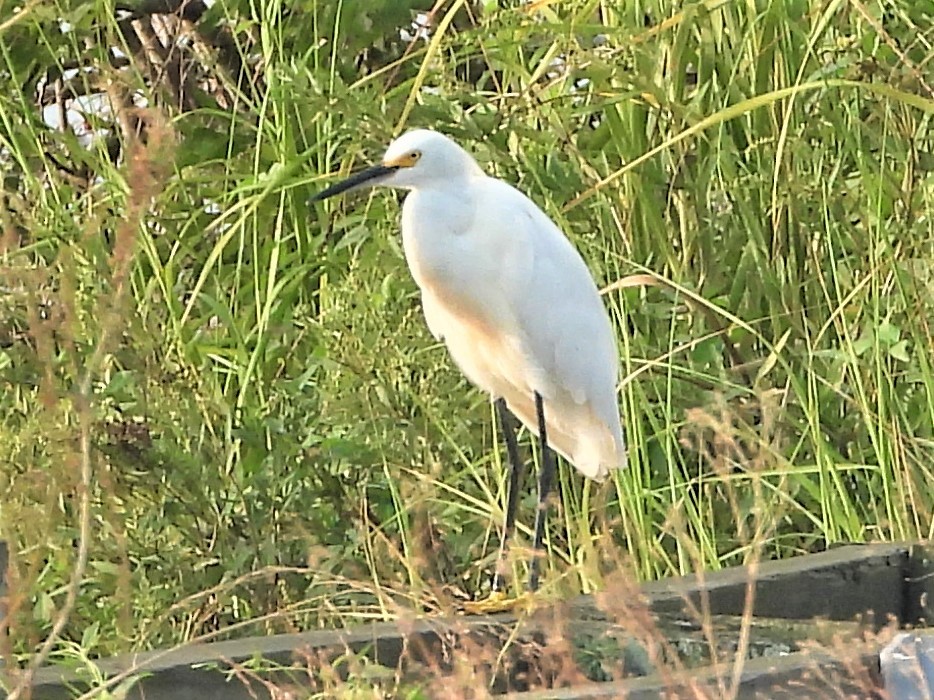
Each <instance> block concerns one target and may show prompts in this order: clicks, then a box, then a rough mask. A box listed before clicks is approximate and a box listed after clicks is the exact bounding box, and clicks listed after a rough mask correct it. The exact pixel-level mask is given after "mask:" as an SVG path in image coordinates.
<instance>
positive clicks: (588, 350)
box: [313, 129, 626, 593]
mask: <svg viewBox="0 0 934 700" xmlns="http://www.w3.org/2000/svg"><path fill="white" fill-rule="evenodd" d="M375 185H382V186H386V187H395V188H402V189H407V190H410V191H411V193H410V194H409V195H408V196H407V197H406V199H405V204H404V205H403V207H402V244H403V249H404V251H405V257H406V261H407V262H408V265H409V268H410V270H411V272H412V276H413V277H414V278H415V282H416V283H417V284H418V287H419V288H420V290H421V296H422V309H423V311H424V314H425V320H426V321H427V323H428V327H429V329H430V330H431V332H432V334H433V335H434V336H435V337H436V338H438V339H441V340H443V341H444V343H445V344H446V345H447V348H448V351H449V352H450V354H451V357H452V358H453V359H454V362H455V363H456V364H457V365H458V366H459V367H460V369H461V370H462V371H463V373H464V374H465V375H466V376H467V378H468V379H469V380H470V381H471V382H473V383H474V384H475V385H477V386H478V387H480V388H481V389H483V390H485V391H487V392H489V393H490V395H491V396H492V397H493V399H494V400H495V402H496V407H497V412H498V414H499V418H500V422H501V424H502V428H503V434H504V436H505V441H506V450H507V454H508V456H509V462H510V476H509V493H508V498H507V504H506V522H505V525H504V527H503V531H502V538H501V540H500V549H499V558H498V560H497V565H496V572H495V574H494V576H493V592H494V593H496V592H497V591H499V589H500V586H501V585H502V570H503V564H504V557H505V553H506V548H507V546H508V542H509V536H510V533H511V531H512V529H513V526H514V524H515V516H516V503H517V493H518V490H519V487H520V480H521V474H522V469H523V467H522V463H521V460H520V458H519V450H518V447H517V444H516V434H515V421H514V420H513V419H512V415H514V416H516V417H518V419H519V420H520V421H521V422H522V423H523V424H524V425H525V426H526V427H527V428H528V429H529V430H530V431H532V433H534V434H535V435H537V436H538V437H539V439H540V441H541V454H542V466H541V469H540V471H539V479H538V509H537V511H536V513H535V529H534V538H533V542H532V548H533V557H532V560H531V562H530V565H529V588H530V589H531V590H533V591H534V590H535V589H536V588H537V587H538V582H539V572H538V569H539V564H538V555H539V554H540V550H541V547H542V537H543V534H544V527H545V514H546V510H547V498H548V494H549V492H550V490H551V486H552V482H553V480H554V475H555V468H556V463H555V456H554V452H552V449H554V450H556V451H557V452H559V453H560V454H561V455H563V456H564V457H565V458H566V459H567V460H568V461H569V462H570V463H571V464H573V465H574V466H575V467H576V468H577V469H578V470H579V471H580V472H581V473H582V474H584V476H587V477H589V478H591V479H597V480H603V479H604V478H605V477H606V476H607V474H608V473H609V471H610V470H611V469H617V468H622V467H625V465H626V448H625V443H624V442H623V434H622V427H621V426H620V416H619V406H618V405H617V402H616V381H617V376H618V364H619V361H618V356H617V350H616V341H615V339H614V334H613V330H612V327H611V325H610V319H609V316H608V315H607V312H606V309H605V308H604V307H603V303H602V302H601V300H600V295H599V293H598V291H597V287H596V285H595V284H594V281H593V279H592V278H591V276H590V273H589V271H588V270H587V266H586V265H585V264H584V261H583V259H582V258H581V256H580V254H579V253H578V252H577V250H576V249H575V248H574V246H572V245H571V243H570V241H568V239H567V238H566V237H565V236H564V234H563V233H562V232H561V230H560V229H559V228H558V227H557V226H556V225H555V224H554V222H553V221H551V219H549V218H548V216H547V215H546V214H545V213H544V212H543V211H542V210H541V209H539V208H538V207H537V206H536V205H535V204H534V203H533V202H532V200H530V199H529V198H528V197H526V196H525V195H524V194H522V193H521V192H519V191H518V190H516V189H515V188H513V187H512V186H511V185H508V184H507V183H505V182H502V181H501V180H497V179H495V178H492V177H488V176H487V175H485V174H484V172H483V171H482V170H481V169H480V166H479V165H477V163H476V161H474V159H473V158H472V157H471V156H470V155H469V154H468V153H467V152H466V151H465V150H464V149H462V148H461V147H460V146H458V145H457V144H456V143H454V142H453V141H452V140H450V139H449V138H447V137H446V136H443V135H442V134H439V133H437V132H435V131H430V130H425V129H418V130H414V131H409V132H407V133H405V134H403V135H402V136H400V137H399V138H398V139H396V140H395V141H393V142H392V143H391V144H390V145H389V148H388V149H387V150H386V153H385V155H384V156H383V160H382V162H381V163H380V164H379V165H375V166H373V167H370V168H367V169H366V170H363V171H361V172H359V173H357V174H356V175H353V176H351V177H349V178H348V179H346V180H344V181H343V182H339V183H337V184H335V185H333V186H332V187H329V188H328V189H326V190H324V191H323V192H320V193H319V194H318V195H316V196H315V197H314V198H313V201H318V200H322V199H325V198H327V197H331V196H333V195H336V194H340V193H341V192H346V191H348V190H352V189H356V188H358V187H363V186H375ZM510 414H512V415H510Z"/></svg>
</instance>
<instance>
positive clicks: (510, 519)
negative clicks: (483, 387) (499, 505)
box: [492, 399, 523, 591]
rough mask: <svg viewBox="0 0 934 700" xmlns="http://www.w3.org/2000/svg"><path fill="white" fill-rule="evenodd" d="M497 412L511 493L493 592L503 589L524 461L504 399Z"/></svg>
mask: <svg viewBox="0 0 934 700" xmlns="http://www.w3.org/2000/svg"><path fill="white" fill-rule="evenodd" d="M496 412H497V413H499V422H500V425H501V426H502V428H503V436H504V437H505V440H506V453H507V455H508V456H509V493H508V495H507V497H506V523H505V525H504V526H503V534H502V537H501V538H500V541H499V556H498V557H496V570H495V572H494V573H493V586H492V588H493V591H498V590H500V588H502V585H503V578H504V574H505V569H506V551H507V549H508V546H509V538H510V537H511V536H512V530H513V528H514V527H515V525H516V506H517V504H518V502H519V488H520V485H521V483H522V471H523V465H522V460H521V459H520V458H519V445H518V444H517V443H516V420H515V418H513V417H512V414H511V413H510V412H509V409H508V408H506V401H505V400H504V399H496Z"/></svg>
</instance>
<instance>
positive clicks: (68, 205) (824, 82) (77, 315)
mask: <svg viewBox="0 0 934 700" xmlns="http://www.w3.org/2000/svg"><path fill="white" fill-rule="evenodd" d="M409 4H410V5H412V6H415V7H420V8H422V9H425V8H426V7H427V6H428V5H429V3H417V2H413V3H409ZM501 4H504V5H506V4H508V5H509V7H507V8H504V9H499V10H494V9H492V6H493V5H495V3H473V2H471V3H464V2H459V3H458V2H455V3H445V4H442V5H440V7H439V10H438V12H437V13H436V15H435V25H434V26H435V30H434V33H433V35H432V38H431V40H430V41H428V42H425V41H421V42H417V43H415V44H414V45H412V46H411V47H406V46H405V45H404V44H403V43H402V42H400V41H399V40H398V38H397V36H396V28H397V27H400V26H403V25H405V24H407V23H408V22H409V21H410V18H411V15H410V14H409V12H408V8H407V5H406V4H405V3H388V2H387V3H382V4H380V3H360V2H352V1H351V0H345V1H344V2H343V3H330V2H328V3H325V2H316V0H303V2H300V3H291V4H290V11H289V12H288V13H286V12H285V10H284V8H283V7H281V6H280V5H278V4H276V3H272V2H268V1H266V0H258V1H257V2H253V3H238V2H233V1H231V2H226V3H225V2H223V1H220V2H218V3H217V5H216V6H215V8H214V9H212V10H211V12H210V13H209V14H208V16H206V17H205V18H204V19H203V20H202V26H204V27H215V28H219V27H223V26H226V25H224V24H223V22H222V20H224V19H225V17H230V18H232V19H234V20H235V23H234V26H235V27H236V30H237V31H236V33H235V34H233V35H232V37H233V40H232V42H230V45H229V46H228V48H227V51H228V52H229V56H235V57H239V61H240V63H242V64H243V65H245V66H247V67H248V69H249V71H250V75H249V78H248V79H244V80H242V81H239V82H238V80H237V75H236V74H235V73H233V72H231V70H230V65H234V64H233V63H230V61H229V60H228V62H227V63H223V61H221V60H220V59H218V58H217V56H218V55H220V52H217V51H215V52H214V53H210V55H211V56H213V57H214V58H213V59H212V61H216V63H212V62H210V61H209V62H207V63H206V64H205V66H206V67H203V68H202V69H200V70H201V73H199V75H209V76H212V77H214V78H216V80H217V82H218V83H219V84H220V85H221V86H224V88H225V90H226V92H225V95H226V97H225V98H224V99H219V98H217V97H216V93H215V94H208V93H206V92H203V91H200V90H199V89H197V86H195V88H193V90H194V93H195V94H194V98H195V99H194V101H193V103H192V104H191V105H189V107H188V108H186V109H184V110H182V109H180V108H179V104H178V102H177V101H176V100H174V98H173V97H172V96H171V95H170V94H168V93H167V92H166V90H165V89H164V88H163V87H159V86H156V87H153V86H152V84H151V83H149V82H147V80H146V79H145V78H144V76H145V75H146V72H145V70H143V68H142V67H141V65H136V66H135V67H132V68H131V69H129V70H128V71H121V72H119V73H117V72H115V71H114V70H112V69H109V68H104V69H102V72H101V75H103V76H110V77H112V78H113V79H114V82H115V84H117V85H119V86H122V87H123V88H125V89H126V90H131V89H140V90H142V91H143V93H144V94H146V95H147V96H148V98H149V100H150V107H149V108H148V110H147V111H145V112H144V113H142V115H141V116H142V117H143V118H144V120H146V121H147V123H148V124H149V132H148V134H149V135H148V141H147V143H146V144H142V143H136V141H135V139H134V138H132V137H130V136H129V135H127V134H124V135H123V136H121V141H122V143H123V149H124V150H123V152H124V154H126V153H128V152H129V153H131V154H136V155H135V160H133V159H131V161H130V162H129V163H128V162H127V158H126V157H121V159H119V161H118V162H117V163H113V162H111V161H110V160H109V159H108V157H107V153H106V151H105V150H104V149H103V148H96V149H92V150H90V151H88V150H85V149H83V148H82V147H80V146H79V145H78V144H77V142H76V140H75V139H74V137H73V136H71V135H69V134H67V133H60V132H54V131H49V130H47V129H45V128H44V127H43V126H42V124H41V123H40V121H39V118H38V116H37V115H38V111H37V108H36V107H35V105H34V104H33V103H32V99H31V97H32V95H33V94H34V92H35V87H36V83H37V81H38V79H39V78H40V77H41V75H42V74H43V73H44V71H46V70H48V69H54V68H55V67H56V66H57V67H59V68H61V67H62V62H63V61H65V60H68V59H70V58H75V57H78V56H81V57H83V58H84V60H86V61H87V62H89V63H90V64H92V65H95V66H98V67H101V66H104V65H105V59H104V52H105V48H106V46H108V45H119V44H124V41H123V39H121V38H120V36H119V33H118V29H117V25H116V23H115V21H114V20H113V18H112V16H111V15H110V14H109V11H108V8H109V5H108V4H106V3H102V2H96V3H83V2H81V3H79V2H73V3H70V2H65V0H60V2H59V4H58V5H57V6H55V5H45V4H41V5H40V4H35V5H28V4H27V8H28V9H27V11H25V12H24V13H22V14H21V15H17V16H14V15H12V14H11V10H10V9H9V8H5V9H3V10H0V12H2V13H3V16H2V17H0V26H2V30H0V52H2V57H3V58H2V61H3V70H4V75H3V77H2V78H0V79H2V80H4V81H5V82H6V83H7V85H6V89H5V90H3V91H2V95H3V96H2V97H0V124H2V127H0V140H2V143H0V145H2V147H3V149H4V153H5V154H6V155H4V158H3V168H4V178H5V184H6V186H5V188H4V199H5V202H4V204H5V206H4V214H3V217H4V218H3V237H2V245H0V271H2V275H0V286H2V288H3V289H2V291H3V294H2V297H0V340H2V344H0V345H2V347H0V373H2V374H0V382H2V386H3V393H2V401H0V454H2V455H4V459H3V460H2V461H0V486H2V488H3V490H4V492H5V494H6V495H5V497H4V499H3V500H2V504H0V537H2V538H3V539H5V540H7V541H8V542H9V543H10V545H11V548H12V566H11V593H12V596H13V597H12V599H11V602H12V612H11V616H10V622H9V625H10V630H11V632H12V633H13V634H12V639H13V640H15V641H14V643H13V645H12V649H11V651H10V653H12V654H14V655H16V657H17V658H19V659H20V660H25V659H27V658H29V657H30V656H31V654H32V653H33V652H34V651H35V649H36V648H37V646H38V645H39V644H41V642H42V640H43V639H46V638H47V636H48V635H49V633H50V631H52V629H53V626H54V625H55V624H56V620H57V619H61V623H60V625H61V633H62V638H63V640H65V641H63V642H62V644H66V643H67V642H68V641H70V642H78V643H79V644H81V645H82V646H81V648H82V649H83V654H85V655H87V656H89V657H94V656H97V655H101V654H108V653H114V652H118V651H121V650H126V649H131V648H132V649H137V648H150V647H154V646H158V645H169V644H174V643H178V642H181V641H184V640H188V639H193V638H200V637H202V636H205V635H206V636H211V635H225V634H229V633H231V632H229V630H230V628H231V626H232V625H234V626H236V627H235V632H233V633H237V634H242V633H245V632H246V631H283V630H289V629H292V628H294V627H295V626H299V627H306V626H316V625H325V624H344V623H350V622H353V621H354V620H361V619H369V618H371V617H390V616H393V615H395V614H397V613H398V611H399V610H400V609H417V610H430V611H435V610H439V609H447V608H449V607H450V605H451V604H452V603H451V601H452V599H456V598H458V597H460V596H468V595H474V594H477V593H482V592H483V590H484V589H485V587H486V586H487V585H488V579H489V575H490V572H491V570H492V564H493V557H494V556H495V551H496V545H497V542H498V527H499V524H500V523H501V522H502V518H503V515H502V503H503V501H504V488H505V466H504V459H503V454H502V452H501V449H500V447H499V442H498V435H497V433H496V429H495V427H494V424H495V421H494V420H493V418H494V416H493V411H492V410H491V406H490V404H489V401H488V399H487V397H485V396H483V395H481V394H480V393H479V392H478V391H477V390H475V389H472V388H470V387H469V386H468V385H467V383H466V382H465V380H464V379H463V378H462V377H461V376H460V375H459V373H458V372H457V371H456V369H455V368H454V367H453V366H452V364H451V363H450V361H449V360H448V358H447V356H446V354H445V352H444V350H443V348H442V347H440V346H439V344H438V343H436V342H434V341H433V339H432V338H431V336H430V334H429V333H428V332H427V329H426V328H425V325H424V322H423V319H422V317H421V311H420V308H419V302H418V295H417V291H416V288H415V286H414V283H413V282H412V280H411V278H410V276H409V273H408V271H407V269H406V266H405V261H404V259H403V256H402V252H401V246H400V242H399V237H398V234H397V230H398V198H397V197H396V196H394V195H393V194H389V193H384V192H381V193H376V194H372V195H364V196H356V197H349V198H347V199H346V200H341V201H337V202H333V203H332V202H330V201H329V202H328V203H326V204H316V205H314V206H313V207H309V206H308V205H307V204H306V200H307V198H308V197H309V196H310V195H311V194H312V193H313V192H315V191H316V190H317V189H319V188H321V187H323V186H324V185H325V183H326V182H329V181H330V179H329V177H327V176H330V175H332V174H335V175H336V174H337V173H338V171H340V172H347V171H348V170H350V169H351V168H355V167H358V166H360V165H362V164H363V163H364V162H365V161H367V160H372V159H375V158H378V156H379V154H380V152H381V149H382V148H383V147H384V145H385V144H386V143H387V142H388V141H389V140H391V138H392V137H393V135H395V134H397V133H398V132H399V131H400V130H401V129H404V128H408V127H416V126H429V127H434V128H438V129H440V130H442V131H444V132H445V133H448V134H450V135H451V136H453V137H454V138H456V139H457V140H458V141H459V142H461V143H462V144H463V145H464V146H465V147H467V148H468V149H469V150H470V151H472V152H473V153H475V154H476V156H477V158H478V160H479V161H480V162H481V164H482V165H483V167H484V168H485V169H486V170H487V171H488V172H490V173H492V174H495V175H497V176H499V177H502V178H504V179H506V180H508V181H510V182H512V183H514V184H516V185H517V186H518V187H520V188H521V189H522V190H523V191H525V192H527V193H528V194H529V195H530V196H531V197H532V198H533V199H534V200H535V201H536V202H537V203H539V204H540V205H541V206H542V207H543V208H544V209H545V211H546V212H547V213H548V214H549V215H551V216H552V217H553V218H554V219H555V220H556V221H557V222H558V224H559V225H560V226H561V227H562V229H563V230H565V231H566V232H567V234H568V235H569V237H570V238H571V239H572V240H573V241H574V243H575V244H576V245H577V247H578V248H579V250H580V251H581V253H582V254H583V255H584V257H585V259H586V260H587V261H588V263H589V265H590V267H591V269H592V271H593V273H594V275H595V276H596V278H597V279H598V280H599V282H600V284H601V285H606V286H608V287H609V288H610V289H609V291H607V293H606V296H605V298H606V303H607V305H608V307H609V309H610V311H611V314H612V317H613V320H614V323H615V325H616V327H617V329H618V335H619V345H620V351H621V362H622V368H621V369H622V375H623V380H622V382H621V385H620V389H619V395H620V404H621V406H622V407H623V409H624V413H625V427H626V431H627V434H628V437H629V443H630V446H631V450H630V464H631V469H630V470H629V471H627V472H625V473H622V474H619V475H616V476H614V478H613V479H612V480H611V482H609V483H608V484H607V485H606V486H602V487H600V486H596V485H594V484H586V483H583V482H582V481H581V479H580V478H579V477H578V476H577V475H576V474H575V473H574V472H573V470H572V469H570V468H568V467H567V466H566V465H563V466H562V467H561V473H560V488H561V493H562V502H561V507H560V509H559V510H558V511H557V512H556V513H555V514H554V515H553V517H552V520H551V527H550V531H549V537H548V543H547V546H548V566H547V584H548V585H549V586H550V587H552V588H553V589H554V590H555V591H556V592H557V593H559V594H561V595H568V594H571V593H573V592H577V591H591V590H594V589H598V588H600V587H601V586H602V585H603V582H604V580H605V577H606V575H607V574H608V573H610V572H614V571H616V570H618V569H620V568H625V570H626V571H628V572H631V574H632V575H634V576H636V577H638V578H639V579H651V578H657V577H661V576H668V575H673V574H679V573H685V572H689V571H693V570H696V569H699V568H707V569H713V568H718V567H722V566H727V565H733V564H739V563H743V562H744V561H747V560H749V559H751V558H756V557H765V558H773V557H785V556H792V555H795V554H799V553H802V552H808V551H818V550H821V549H823V548H825V547H827V546H828V545H831V544H834V543H839V542H863V541H875V540H902V539H916V538H929V537H930V536H931V530H932V527H934V526H932V508H934V503H932V500H934V499H932V496H931V493H930V489H928V488H927V485H928V484H929V483H930V482H931V480H932V477H934V475H932V473H931V472H932V465H934V434H932V433H934V429H932V426H934V370H932V365H931V354H930V348H931V347H932V346H934V337H932V329H931V322H932V319H934V303H932V301H931V300H932V298H934V269H932V260H934V223H932V222H934V220H932V217H931V215H930V212H931V211H934V206H932V205H934V202H932V198H934V138H932V136H931V134H930V130H929V124H930V121H931V119H932V116H934V96H932V93H931V90H930V86H931V85H932V84H934V75H932V74H931V71H930V65H931V61H932V58H934V51H932V49H931V43H932V41H934V32H932V31H931V30H930V29H929V27H931V26H934V24H932V20H934V6H931V4H930V3H924V2H917V1H909V0H889V1H885V2H872V3H862V4H860V3H842V2H832V1H829V2H823V3H818V2H813V3H807V2H804V1H803V0H800V1H798V2H777V1H776V2H759V3H745V2H729V1H720V2H715V1H713V0H708V1H707V2H701V3H688V4H685V5H683V6H682V9H681V10H680V11H679V12H678V13H676V14H671V13H670V11H669V5H670V4H669V3H661V2H657V1H646V2H632V3H626V4H623V5H620V6H619V7H620V8H621V9H614V8H617V5H618V4H617V3H605V2H599V1H597V0H573V1H570V0H569V1H568V2H553V3H539V4H538V5H537V7H538V10H537V12H535V13H529V12H528V11H526V10H525V9H523V8H521V7H519V6H518V5H516V6H515V7H513V5H514V3H501ZM373 6H375V8H374V7H373ZM483 7H486V9H485V10H484V9H482V8H483ZM62 17H63V18H67V19H68V20H69V21H70V22H71V23H72V25H73V27H74V29H73V31H71V32H69V33H66V34H62V33H61V32H60V31H59V29H58V18H62ZM85 38H95V42H96V43H94V42H92V48H90V49H89V48H86V47H85V46H86V45H85V42H84V39H85ZM126 52H127V53H131V47H129V46H127V47H126ZM256 57H261V59H262V60H258V59H257V58H256ZM558 57H561V58H562V60H563V68H558V67H556V66H555V64H554V61H555V59H557V58H558ZM217 62H219V63H220V64H221V65H224V66H227V67H226V68H219V67H218V63H217ZM583 79H586V82H582V81H583ZM87 80H88V81H91V80H92V79H91V78H90V77H89V78H87ZM196 82H197V81H195V83H196ZM127 115H130V116H133V115H135V113H130V112H127ZM63 164H64V165H66V166H67V170H70V171H71V172H66V168H62V167H61V165H63ZM76 173H77V175H76ZM95 176H99V180H96V181H95V179H94V178H95ZM208 203H214V205H216V206H215V208H206V205H207V204H208ZM633 275H642V276H643V277H642V278H635V277H632V276H633ZM645 276H648V277H645ZM627 280H628V281H629V282H632V284H631V285H627V284H625V282H626V281H627ZM640 280H641V283H640ZM621 281H622V282H623V284H617V283H620V282H621ZM527 483H531V480H530V479H529V480H527ZM532 504H533V494H532V493H531V492H529V491H528V490H527V492H526V493H525V494H524V495H523V497H522V499H521V508H522V510H521V516H520V523H519V533H520V534H519V538H520V540H521V541H524V542H527V541H528V535H529V527H530V525H531V517H532V514H533V507H532ZM85 511H86V517H84V514H85ZM82 542H83V543H84V545H79V543H82ZM79 546H86V548H87V563H86V567H83V566H78V567H77V568H76V565H77V563H78V562H79V560H80V559H81V557H80V556H78V554H77V551H78V549H77V548H78V547H79ZM514 569H515V573H516V577H517V579H518V580H519V581H521V580H522V579H523V578H524V562H523V561H522V560H521V559H517V561H516V562H515V567H514ZM76 573H77V574H79V575H80V576H78V577H77V578H78V579H79V580H78V581H76V584H75V585H69V581H71V580H72V578H73V577H74V575H75V574H76ZM69 595H72V596H74V606H73V610H72V609H70V608H71V607H72V606H70V605H66V601H67V599H68V597H69ZM62 611H65V612H67V613H69V614H68V615H63V614H62ZM254 621H255V622H254ZM94 624H97V625H98V627H97V628H96V633H95V634H94V635H90V636H87V635H85V630H87V629H88V628H90V627H91V626H92V625H94ZM83 635H84V636H83ZM82 640H83V641H82ZM52 646H53V647H55V646H56V645H55V644H53V645H52Z"/></svg>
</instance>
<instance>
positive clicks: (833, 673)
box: [497, 644, 881, 700]
mask: <svg viewBox="0 0 934 700" xmlns="http://www.w3.org/2000/svg"><path fill="white" fill-rule="evenodd" d="M732 673H733V666H732V664H722V665H719V666H708V667H705V668H701V669H696V670H691V671H678V672H674V673H670V674H666V675H665V676H660V675H652V676H646V677H644V678H634V679H631V680H625V681H617V682H610V683H594V684H590V685H585V686H575V687H573V688H554V689H549V690H538V691H530V692H525V693H509V694H506V695H501V696H497V697H502V698H504V699H507V700H603V699H604V698H626V700H658V699H659V698H697V697H701V698H707V697H710V698H715V697H727V696H728V694H727V693H725V692H723V690H722V689H723V688H730V687H731V685H732V681H731V678H732ZM880 687H881V680H880V676H879V648H878V646H877V645H871V644H865V645H861V646H860V647H859V648H856V649H849V650H847V651H846V653H845V654H843V655H840V656H838V655H835V654H831V653H826V652H798V653H795V654H789V655H787V656H782V657H778V658H767V659H765V658H762V659H753V660H751V661H746V662H745V664H744V665H743V670H742V673H741V675H740V683H739V690H738V692H737V694H736V695H735V696H729V697H735V698H737V700H753V699H758V700H761V698H770V699H773V698H774V699H781V698H787V700H792V699H798V698H824V697H859V698H872V697H878V696H877V695H876V693H877V692H878V689H879V688H880Z"/></svg>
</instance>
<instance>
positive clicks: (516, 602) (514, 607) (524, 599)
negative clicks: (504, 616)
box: [464, 591, 536, 615]
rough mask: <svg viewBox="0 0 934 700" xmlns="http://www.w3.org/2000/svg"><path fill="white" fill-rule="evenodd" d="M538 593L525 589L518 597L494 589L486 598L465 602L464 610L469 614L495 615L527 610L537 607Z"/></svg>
mask: <svg viewBox="0 0 934 700" xmlns="http://www.w3.org/2000/svg"><path fill="white" fill-rule="evenodd" d="M535 598H536V594H535V593H533V592H531V591H525V592H524V593H522V594H521V595H519V596H517V597H510V596H508V595H506V594H505V593H503V592H502V591H493V592H492V593H490V597H489V598H486V599H485V600H468V601H465V602H464V612H466V613H467V614H468V615H493V614H494V613H501V612H527V611H529V610H531V609H532V608H534V607H535V602H536V600H535Z"/></svg>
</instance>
